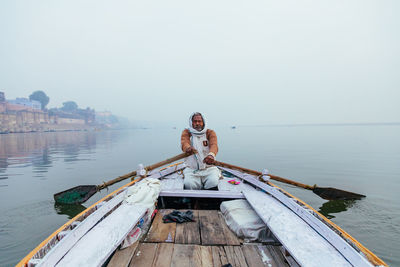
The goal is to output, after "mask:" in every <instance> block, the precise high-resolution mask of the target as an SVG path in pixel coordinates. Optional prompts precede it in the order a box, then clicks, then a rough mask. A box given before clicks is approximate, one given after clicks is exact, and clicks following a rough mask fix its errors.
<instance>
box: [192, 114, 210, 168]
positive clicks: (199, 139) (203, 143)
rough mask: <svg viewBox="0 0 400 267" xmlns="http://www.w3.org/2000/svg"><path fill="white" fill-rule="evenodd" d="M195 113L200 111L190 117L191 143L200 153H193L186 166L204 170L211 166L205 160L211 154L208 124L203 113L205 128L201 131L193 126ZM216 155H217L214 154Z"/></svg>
mask: <svg viewBox="0 0 400 267" xmlns="http://www.w3.org/2000/svg"><path fill="white" fill-rule="evenodd" d="M195 114H199V113H198V112H195V113H193V114H192V115H190V117H189V128H187V129H188V130H189V132H190V133H191V136H190V144H191V146H192V147H193V148H195V149H196V150H197V152H198V153H196V154H194V155H191V156H189V157H187V158H186V159H185V163H186V166H188V167H190V168H191V169H193V170H204V169H206V168H208V167H209V165H207V164H205V163H204V162H203V160H204V158H205V157H207V156H208V155H209V154H210V147H209V144H208V140H207V125H206V120H205V118H204V116H203V114H201V117H202V118H203V123H204V128H203V130H201V131H197V130H196V129H194V128H193V127H192V125H193V124H192V120H193V116H194V115H195ZM214 157H215V156H214Z"/></svg>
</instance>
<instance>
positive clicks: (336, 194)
mask: <svg viewBox="0 0 400 267" xmlns="http://www.w3.org/2000/svg"><path fill="white" fill-rule="evenodd" d="M313 192H314V193H315V194H317V195H318V196H320V197H322V198H323V199H327V200H336V199H338V200H339V199H340V200H351V199H361V198H363V197H365V196H364V195H361V194H357V193H353V192H349V191H345V190H341V189H337V188H333V187H316V188H314V189H313Z"/></svg>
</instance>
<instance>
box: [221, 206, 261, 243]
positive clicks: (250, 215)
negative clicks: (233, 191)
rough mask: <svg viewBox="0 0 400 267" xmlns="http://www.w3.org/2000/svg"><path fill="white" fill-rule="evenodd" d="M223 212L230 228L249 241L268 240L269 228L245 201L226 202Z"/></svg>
mask: <svg viewBox="0 0 400 267" xmlns="http://www.w3.org/2000/svg"><path fill="white" fill-rule="evenodd" d="M220 208H221V212H222V215H223V216H224V218H225V222H226V224H227V225H228V227H229V228H230V229H231V230H232V231H233V232H234V233H235V234H236V235H237V236H239V237H241V238H245V239H247V240H249V241H261V242H262V241H265V240H267V226H266V225H265V223H264V222H263V221H262V219H261V218H260V217H259V216H258V215H257V213H256V212H255V211H254V210H253V208H252V207H251V206H250V204H249V203H248V202H247V201H246V200H244V199H237V200H230V201H224V202H222V203H221V207H220Z"/></svg>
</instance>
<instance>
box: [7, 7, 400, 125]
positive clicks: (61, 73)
mask: <svg viewBox="0 0 400 267" xmlns="http://www.w3.org/2000/svg"><path fill="white" fill-rule="evenodd" d="M399 8H400V3H399V2H398V1H388V0H384V1H372V0H368V1H361V0H354V1H344V0H339V1H334V2H332V1H328V0H321V1H316V0H315V1H312V0H307V1H280V2H272V1H259V0H256V1H252V2H241V1H218V2H215V1H202V2H187V1H168V2H162V1H155V2H142V1H127V0H123V1H122V0H118V1H112V2H110V1H94V0H90V1H84V2H82V1H77V0H73V1H57V2H54V1H50V0H39V1H28V0H24V1H18V0H17V1H12V0H4V1H1V3H0V37H1V42H0V58H1V61H0V91H3V92H5V94H6V98H7V99H14V98H16V97H29V95H30V94H31V93H32V92H33V91H36V90H43V91H44V92H45V93H46V94H47V95H48V96H49V97H50V103H49V105H48V107H49V108H51V107H56V106H57V107H60V106H61V105H62V103H63V102H66V101H70V100H71V101H75V102H76V103H77V104H78V105H79V107H82V108H86V107H91V108H94V109H96V110H97V111H103V110H109V111H111V112H113V114H115V115H118V116H122V117H125V118H128V119H130V120H132V121H150V122H160V123H161V122H162V123H171V125H172V124H176V126H181V125H186V124H187V119H188V116H189V115H190V114H191V113H192V112H193V111H200V112H202V113H204V114H205V116H206V117H207V119H208V122H209V126H210V127H215V126H216V125H264V124H315V123H376V122H382V123H391V122H399V121H400V119H399V114H400V105H399V104H398V99H400V90H399V89H400V86H399V85H400V75H399V68H400V51H399V49H398V48H399V47H400V34H399V28H400V18H399V17H398V16H396V15H397V13H398V12H396V11H399Z"/></svg>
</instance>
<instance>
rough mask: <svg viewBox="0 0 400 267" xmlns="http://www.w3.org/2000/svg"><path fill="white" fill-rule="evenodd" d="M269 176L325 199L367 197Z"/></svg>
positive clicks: (216, 163)
mask: <svg viewBox="0 0 400 267" xmlns="http://www.w3.org/2000/svg"><path fill="white" fill-rule="evenodd" d="M214 165H217V166H221V167H225V168H229V169H235V170H239V171H243V172H246V173H249V174H254V175H257V176H260V175H262V173H261V172H258V171H254V170H250V169H246V168H242V167H239V166H235V165H232V164H229V163H225V162H220V161H215V163H214ZM268 176H269V177H271V179H273V180H275V181H279V182H282V183H286V184H291V185H294V186H298V187H302V188H304V189H308V190H312V191H313V192H314V193H315V194H317V195H318V196H320V197H322V198H323V199H328V200H334V199H342V200H348V199H360V198H363V197H365V196H364V195H360V194H357V193H353V192H349V191H344V190H341V189H337V188H333V187H319V186H317V185H313V186H311V185H307V184H302V183H299V182H296V181H293V180H289V179H286V178H282V177H279V176H276V175H273V174H268Z"/></svg>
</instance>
